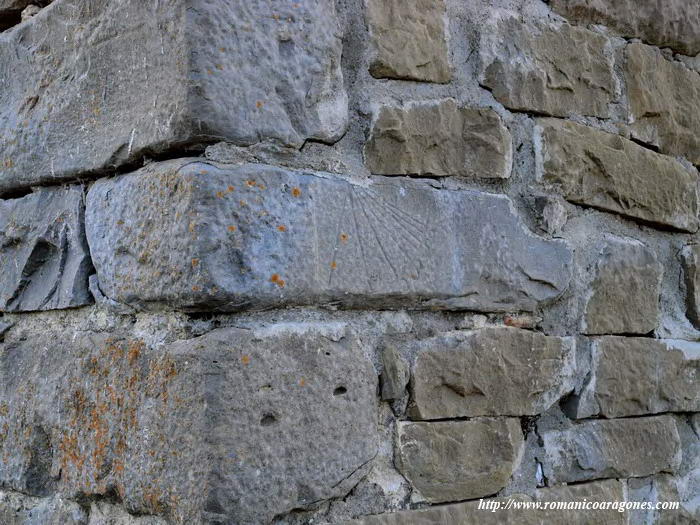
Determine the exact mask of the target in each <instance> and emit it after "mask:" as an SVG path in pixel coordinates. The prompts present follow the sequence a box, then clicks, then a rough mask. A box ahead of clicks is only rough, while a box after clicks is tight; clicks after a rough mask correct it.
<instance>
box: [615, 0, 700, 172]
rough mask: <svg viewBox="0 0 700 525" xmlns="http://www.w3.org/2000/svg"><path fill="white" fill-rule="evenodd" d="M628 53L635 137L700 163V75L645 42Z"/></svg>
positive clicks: (662, 149)
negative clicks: (667, 57)
mask: <svg viewBox="0 0 700 525" xmlns="http://www.w3.org/2000/svg"><path fill="white" fill-rule="evenodd" d="M695 9H696V10H697V9H700V8H698V7H697V6H696V7H695ZM698 27H699V28H700V24H698ZM625 56H626V61H625V66H624V73H625V82H626V84H627V94H628V95H627V96H628V98H629V110H630V120H631V122H632V124H631V126H630V129H631V131H632V134H633V136H634V137H635V138H637V139H638V140H640V141H641V142H645V143H648V144H652V145H654V146H657V147H658V148H659V150H660V151H662V152H664V153H669V154H671V155H679V156H681V157H685V158H687V159H688V160H689V161H690V162H692V163H693V164H700V114H699V113H698V111H697V108H698V107H700V75H698V73H697V72H695V71H692V70H690V69H688V68H686V67H685V66H684V65H683V64H680V63H677V62H672V61H670V60H668V59H666V58H664V56H663V55H662V54H661V51H659V50H658V49H656V48H653V47H650V46H645V45H644V44H630V45H628V46H627V49H626V52H625Z"/></svg>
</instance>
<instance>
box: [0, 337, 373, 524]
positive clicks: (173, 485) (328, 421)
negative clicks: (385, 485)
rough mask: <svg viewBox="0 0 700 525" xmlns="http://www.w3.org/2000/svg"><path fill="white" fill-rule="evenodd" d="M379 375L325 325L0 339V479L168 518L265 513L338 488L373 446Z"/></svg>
mask: <svg viewBox="0 0 700 525" xmlns="http://www.w3.org/2000/svg"><path fill="white" fill-rule="evenodd" d="M376 388H377V375H376V372H375V370H374V367H373V366H372V364H371V361H370V360H369V359H368V358H367V357H366V356H365V354H364V350H363V348H362V347H361V346H360V343H359V340H358V339H357V338H356V336H354V335H352V333H349V332H344V331H343V330H339V329H338V328H337V327H336V326H332V327H328V325H324V324H313V323H308V324H307V323H301V324H294V323H286V324H277V325H270V326H268V327H267V328H264V329H259V330H242V329H220V330H215V331H213V332H210V333H208V334H206V335H204V336H201V337H198V338H195V339H191V340H183V341H177V342H174V343H170V344H167V345H161V346H158V347H146V346H145V345H144V344H143V343H142V342H141V341H139V340H134V339H121V338H117V337H116V336H115V337H113V338H108V337H107V336H103V335H93V334H86V333H81V334H80V335H70V336H62V335H61V334H44V337H42V338H34V339H29V340H26V341H24V342H18V343H13V344H9V343H8V344H5V345H4V346H3V347H2V349H1V350H0V432H2V433H1V434H0V455H1V457H2V458H3V461H2V462H0V485H2V486H4V487H9V488H11V489H13V490H18V491H22V492H25V493H35V494H36V493H42V492H45V493H51V492H56V493H58V494H60V495H62V496H64V497H68V498H76V497H82V496H93V500H94V499H95V498H97V497H98V496H100V495H101V496H107V495H110V494H116V496H117V497H118V498H119V500H121V501H122V502H123V504H124V506H125V508H127V509H129V510H130V511H131V512H132V513H134V514H148V515H158V516H161V517H163V518H165V519H167V520H168V522H169V523H170V522H172V523H213V522H219V523H237V524H238V523H240V524H258V523H269V522H270V521H272V518H273V517H274V516H275V515H278V514H284V513H287V512H289V511H291V510H292V509H303V508H306V507H308V506H310V505H313V504H314V503H315V502H318V501H319V500H324V499H329V498H333V497H343V496H344V495H346V494H347V493H348V492H349V491H350V490H351V489H352V487H354V486H355V484H356V483H357V482H358V481H359V479H360V478H361V477H362V476H364V475H366V473H367V470H368V469H369V466H370V461H371V460H372V459H373V458H374V456H375V455H376V453H377V429H376V420H377V413H376V411H377V399H376Z"/></svg>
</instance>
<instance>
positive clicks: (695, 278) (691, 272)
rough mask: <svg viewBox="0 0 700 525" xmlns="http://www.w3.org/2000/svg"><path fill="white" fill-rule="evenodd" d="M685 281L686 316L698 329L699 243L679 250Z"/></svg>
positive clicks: (699, 293) (699, 302)
mask: <svg viewBox="0 0 700 525" xmlns="http://www.w3.org/2000/svg"><path fill="white" fill-rule="evenodd" d="M681 261H682V264H683V277H684V279H683V280H684V281H685V294H686V295H685V304H686V316H687V317H688V319H690V322H691V323H693V326H695V328H698V329H700V245H697V244H689V245H688V246H685V247H684V248H683V251H682V252H681Z"/></svg>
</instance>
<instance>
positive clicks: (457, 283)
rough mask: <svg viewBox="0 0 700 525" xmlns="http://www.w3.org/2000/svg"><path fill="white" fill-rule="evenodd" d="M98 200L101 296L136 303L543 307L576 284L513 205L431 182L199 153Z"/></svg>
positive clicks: (93, 206)
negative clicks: (215, 160)
mask: <svg viewBox="0 0 700 525" xmlns="http://www.w3.org/2000/svg"><path fill="white" fill-rule="evenodd" d="M87 200H88V203H87V211H86V213H87V219H86V224H87V234H88V241H89V244H90V249H91V253H92V255H93V261H94V264H95V267H96V269H97V274H98V276H99V283H100V287H101V289H102V292H103V293H104V294H105V295H106V296H107V297H109V298H111V299H114V300H116V301H119V302H122V303H129V304H132V305H136V306H138V305H141V306H148V305H149V303H150V304H151V305H156V306H157V305H167V306H168V307H171V308H177V309H183V310H202V309H206V310H213V309H218V310H227V311H232V310H241V309H246V308H263V307H270V306H283V305H309V304H315V305H318V304H336V305H342V306H346V307H363V308H367V307H374V306H381V307H382V308H402V307H417V308H431V309H432V308H457V309H462V308H464V309H475V310H487V311H493V310H497V311H500V310H531V309H533V308H535V307H536V306H537V305H538V304H539V303H540V302H541V301H546V300H551V299H554V298H555V297H557V296H558V295H559V294H561V293H562V291H563V290H564V289H565V288H566V287H567V284H568V281H569V278H570V259H571V253H570V250H569V248H568V247H567V245H566V244H565V243H564V242H561V241H548V240H544V239H542V238H540V237H537V236H535V235H534V234H532V233H531V232H530V231H528V230H527V229H526V228H525V227H524V226H523V224H522V222H521V221H520V219H519V218H518V216H517V214H516V213H515V211H514V209H513V206H512V204H511V202H510V200H509V199H508V198H506V197H503V196H499V195H492V194H487V193H482V192H478V191H441V190H438V189H435V188H433V187H432V186H431V185H430V183H429V182H427V181H414V180H410V179H401V180H398V179H386V178H373V179H370V180H369V181H367V182H365V183H362V184H359V183H351V182H349V181H347V180H346V179H342V178H340V177H337V176H333V175H330V174H310V173H301V172H292V171H287V170H283V169H280V168H275V167H271V166H266V165H260V164H247V165H241V166H235V167H234V166H228V167H224V166H218V167H217V166H215V165H213V164H211V163H207V162H203V161H201V159H198V160H197V159H196V160H189V161H188V160H180V161H173V162H167V163H162V164H152V165H150V166H149V167H147V168H145V169H144V170H143V171H142V172H139V173H135V174H132V175H128V176H122V177H119V178H115V179H110V180H101V181H98V182H97V183H96V184H95V185H93V187H92V188H91V190H90V192H89V194H88V199H87Z"/></svg>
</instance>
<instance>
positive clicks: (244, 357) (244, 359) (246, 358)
mask: <svg viewBox="0 0 700 525" xmlns="http://www.w3.org/2000/svg"><path fill="white" fill-rule="evenodd" d="M241 363H243V364H244V365H247V364H250V356H249V355H245V354H244V355H242V356H241Z"/></svg>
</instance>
